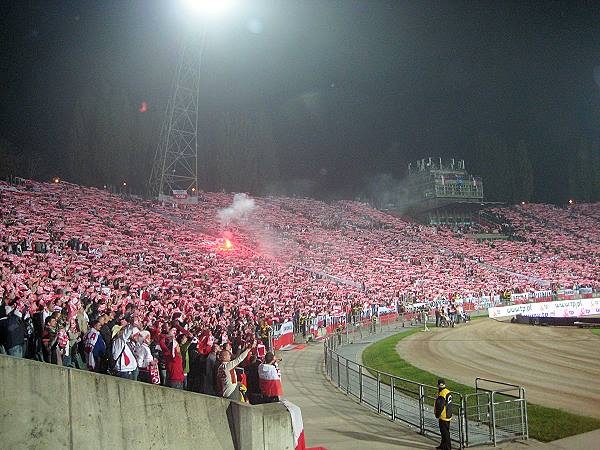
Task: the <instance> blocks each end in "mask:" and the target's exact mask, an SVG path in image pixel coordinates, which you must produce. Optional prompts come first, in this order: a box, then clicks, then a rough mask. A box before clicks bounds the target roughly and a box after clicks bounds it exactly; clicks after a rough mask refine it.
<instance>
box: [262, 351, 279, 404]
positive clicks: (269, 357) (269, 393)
mask: <svg viewBox="0 0 600 450" xmlns="http://www.w3.org/2000/svg"><path fill="white" fill-rule="evenodd" d="M258 377H259V383H260V392H261V394H262V397H263V402H264V403H273V402H278V401H279V400H280V398H281V396H282V395H283V390H282V389H281V372H280V371H279V367H277V360H276V359H275V355H274V354H273V353H271V352H267V354H266V355H265V362H264V363H263V364H261V365H259V366H258Z"/></svg>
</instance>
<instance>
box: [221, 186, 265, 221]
mask: <svg viewBox="0 0 600 450" xmlns="http://www.w3.org/2000/svg"><path fill="white" fill-rule="evenodd" d="M255 208H256V203H255V202H254V199H252V198H250V197H248V196H247V195H246V194H243V193H241V194H235V195H234V196H233V202H232V203H231V205H229V206H228V207H227V208H223V209H220V210H219V212H217V217H218V218H219V220H220V221H221V224H222V225H229V224H230V223H236V222H240V221H241V220H242V219H244V218H245V217H246V216H247V215H248V214H250V213H251V212H252V211H254V209H255Z"/></svg>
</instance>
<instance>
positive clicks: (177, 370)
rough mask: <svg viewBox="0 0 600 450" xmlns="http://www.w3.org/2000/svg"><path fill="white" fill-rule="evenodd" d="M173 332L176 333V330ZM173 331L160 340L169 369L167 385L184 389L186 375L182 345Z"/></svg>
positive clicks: (167, 369) (167, 368) (166, 365)
mask: <svg viewBox="0 0 600 450" xmlns="http://www.w3.org/2000/svg"><path fill="white" fill-rule="evenodd" d="M172 333H174V330H173V331H172ZM172 333H169V334H167V335H165V336H163V337H162V338H161V340H160V348H161V350H162V354H163V356H164V358H165V367H166V371H167V381H166V383H165V385H166V386H168V387H172V388H175V389H183V382H184V380H185V376H184V373H183V359H182V357H181V347H180V346H179V343H178V342H177V340H176V339H175V337H174V336H173V334H172Z"/></svg>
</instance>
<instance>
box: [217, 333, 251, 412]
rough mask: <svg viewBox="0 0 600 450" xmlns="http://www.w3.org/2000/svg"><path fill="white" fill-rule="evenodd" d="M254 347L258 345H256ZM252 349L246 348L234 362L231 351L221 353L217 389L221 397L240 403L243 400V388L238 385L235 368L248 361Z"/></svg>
mask: <svg viewBox="0 0 600 450" xmlns="http://www.w3.org/2000/svg"><path fill="white" fill-rule="evenodd" d="M254 345H256V343H255V344H254ZM250 348H251V347H250V346H249V345H248V346H246V348H245V349H244V350H243V351H242V353H240V354H239V356H238V357H237V358H235V359H233V360H232V359H231V350H222V351H221V353H219V360H220V364H219V367H218V369H217V388H218V393H219V394H220V396H221V397H225V398H228V399H230V400H236V401H238V402H239V401H241V400H242V396H241V393H240V387H241V386H240V385H239V383H238V379H237V373H236V371H235V368H236V367H237V366H239V365H240V364H241V363H242V362H243V361H244V360H245V359H246V357H247V356H248V353H249V352H250Z"/></svg>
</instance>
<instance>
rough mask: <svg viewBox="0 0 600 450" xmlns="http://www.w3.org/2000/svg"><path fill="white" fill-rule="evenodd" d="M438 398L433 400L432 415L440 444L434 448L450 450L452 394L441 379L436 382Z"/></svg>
mask: <svg viewBox="0 0 600 450" xmlns="http://www.w3.org/2000/svg"><path fill="white" fill-rule="evenodd" d="M437 384H438V396H437V398H436V399H435V406H434V408H433V413H434V414H435V417H436V418H437V419H438V421H439V424H440V434H441V435H442V442H441V443H440V445H439V446H437V447H436V449H438V450H450V449H451V448H452V447H451V441H450V420H451V419H452V394H451V393H450V391H449V390H448V388H446V382H445V381H444V380H443V379H439V380H438V383H437Z"/></svg>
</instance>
